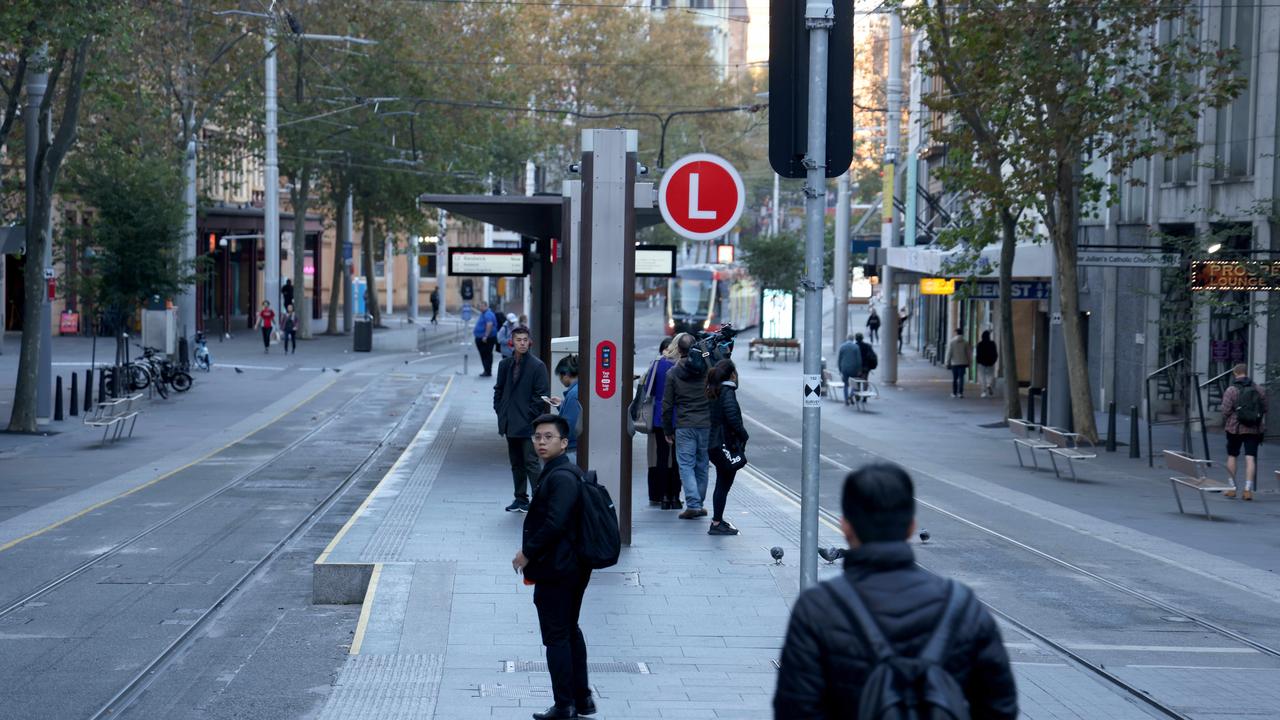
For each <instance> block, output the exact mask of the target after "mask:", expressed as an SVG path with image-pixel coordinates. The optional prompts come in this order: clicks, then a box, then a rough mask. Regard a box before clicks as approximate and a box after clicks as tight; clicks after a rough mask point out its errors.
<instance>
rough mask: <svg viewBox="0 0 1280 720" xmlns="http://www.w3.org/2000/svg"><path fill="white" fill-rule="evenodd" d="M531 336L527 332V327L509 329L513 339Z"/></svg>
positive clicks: (520, 326)
mask: <svg viewBox="0 0 1280 720" xmlns="http://www.w3.org/2000/svg"><path fill="white" fill-rule="evenodd" d="M531 334H532V333H530V332H529V326H528V325H517V326H515V327H514V328H511V337H515V336H517V335H531Z"/></svg>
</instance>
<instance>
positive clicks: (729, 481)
mask: <svg viewBox="0 0 1280 720" xmlns="http://www.w3.org/2000/svg"><path fill="white" fill-rule="evenodd" d="M719 450H720V449H719V448H713V449H712V450H711V451H712V452H719ZM737 474H738V471H737V470H734V469H733V468H731V467H720V466H719V465H717V466H716V489H715V492H713V493H711V510H712V515H711V519H712V520H714V521H716V522H723V521H724V504H725V502H726V501H727V500H728V499H729V488H731V487H733V478H734V476H736V475H737Z"/></svg>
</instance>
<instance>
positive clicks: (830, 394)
mask: <svg viewBox="0 0 1280 720" xmlns="http://www.w3.org/2000/svg"><path fill="white" fill-rule="evenodd" d="M822 383H823V385H825V386H826V389H827V398H828V399H834V400H839V401H840V402H844V380H837V379H836V374H835V373H833V372H831V370H829V369H823V371H822Z"/></svg>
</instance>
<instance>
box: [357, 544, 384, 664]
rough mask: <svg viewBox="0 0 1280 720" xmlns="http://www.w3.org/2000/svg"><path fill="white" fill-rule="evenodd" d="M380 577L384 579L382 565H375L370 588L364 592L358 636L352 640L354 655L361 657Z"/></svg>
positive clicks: (358, 623) (370, 579) (370, 577)
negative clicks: (361, 648)
mask: <svg viewBox="0 0 1280 720" xmlns="http://www.w3.org/2000/svg"><path fill="white" fill-rule="evenodd" d="M380 577H382V563H374V565H373V574H372V575H370V576H369V588H368V589H367V590H365V591H364V604H362V605H361V606H360V622H357V623H356V634H355V637H353V638H352V639H351V654H352V655H359V654H360V646H361V645H363V644H364V632H365V630H368V629H369V616H370V615H372V614H373V596H374V595H376V594H377V592H378V578H380Z"/></svg>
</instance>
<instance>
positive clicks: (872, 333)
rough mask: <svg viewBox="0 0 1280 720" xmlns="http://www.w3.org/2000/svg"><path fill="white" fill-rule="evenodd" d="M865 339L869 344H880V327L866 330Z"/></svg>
mask: <svg viewBox="0 0 1280 720" xmlns="http://www.w3.org/2000/svg"><path fill="white" fill-rule="evenodd" d="M867 339H868V340H870V341H871V342H880V326H879V325H877V326H875V327H869V328H867Z"/></svg>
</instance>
